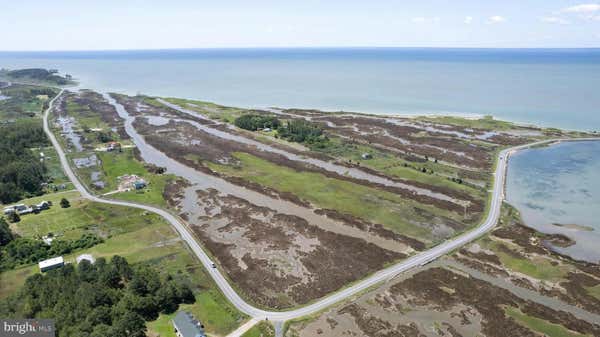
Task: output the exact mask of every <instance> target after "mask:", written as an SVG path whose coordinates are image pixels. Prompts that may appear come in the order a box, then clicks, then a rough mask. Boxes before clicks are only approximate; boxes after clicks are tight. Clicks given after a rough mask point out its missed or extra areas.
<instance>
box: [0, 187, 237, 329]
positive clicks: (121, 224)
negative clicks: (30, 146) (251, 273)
mask: <svg viewBox="0 0 600 337" xmlns="http://www.w3.org/2000/svg"><path fill="white" fill-rule="evenodd" d="M62 197H66V198H67V199H69V200H70V201H71V207H70V208H66V209H63V208H60V206H58V201H59V200H60V198H62ZM40 200H52V201H53V202H54V206H53V207H52V208H51V209H50V210H47V211H45V212H42V213H40V214H38V215H25V216H23V217H22V221H21V222H20V223H17V224H16V225H14V227H16V229H18V230H19V232H20V233H21V234H22V235H23V236H35V235H37V234H46V233H47V232H48V231H53V232H54V233H62V234H64V236H65V237H73V238H74V237H79V235H81V234H82V233H83V232H86V231H102V232H103V233H109V235H108V236H107V237H106V239H105V242H104V243H101V244H99V245H96V246H94V247H91V248H89V249H85V250H81V251H77V252H75V253H73V254H69V255H66V256H65V260H66V261H67V262H71V263H74V261H75V258H76V257H77V256H78V255H80V254H83V253H88V254H92V255H93V256H94V257H96V258H98V257H106V258H110V257H111V256H113V255H121V256H123V257H126V258H127V259H128V261H129V262H131V263H149V264H152V265H154V266H156V267H157V269H158V270H161V271H162V272H165V273H169V274H171V275H173V276H174V277H177V278H181V279H183V280H184V281H185V282H188V283H189V284H190V285H191V286H192V288H193V289H194V293H195V296H196V300H197V301H196V303H194V304H191V305H185V306H182V309H186V310H189V311H191V312H192V313H194V315H195V317H196V318H198V319H200V320H201V321H202V323H203V324H204V325H205V326H206V328H207V331H208V332H209V333H211V334H215V335H226V334H227V333H229V332H231V331H233V330H235V329H236V328H237V327H238V326H239V325H240V324H241V323H242V322H243V321H244V320H245V319H246V317H245V316H244V315H243V314H241V313H240V312H238V311H237V310H236V309H235V308H234V307H233V306H232V305H231V304H230V303H229V302H228V301H227V300H226V298H225V297H224V296H223V295H222V293H221V292H220V290H219V289H218V288H217V287H216V285H215V284H214V282H213V281H212V279H211V278H210V277H209V276H208V274H207V273H206V271H205V270H204V268H203V266H202V265H201V263H200V262H199V261H198V260H197V259H196V258H195V256H194V255H193V254H192V253H191V252H190V251H189V249H188V248H187V246H186V245H185V244H184V242H183V241H181V240H180V238H179V236H178V235H177V234H176V233H175V231H174V230H173V229H172V228H171V226H169V225H168V224H167V223H166V222H165V221H164V220H163V219H162V218H160V217H158V216H157V215H155V214H151V213H147V212H145V211H143V210H138V209H134V208H127V207H120V206H112V205H104V204H99V203H93V202H89V201H87V200H83V199H80V197H79V194H78V193H77V192H76V191H69V192H63V193H55V194H51V195H47V196H42V197H38V198H33V199H28V200H26V201H25V202H26V203H34V202H39V201H40ZM38 270H39V269H38V266H37V265H35V264H34V265H29V266H24V267H21V268H19V269H15V270H9V271H6V272H4V273H2V274H0V298H1V297H5V296H8V295H10V294H11V293H13V292H14V291H17V290H18V288H19V287H20V285H21V284H23V282H24V280H25V279H26V278H27V277H28V276H30V275H32V274H34V273H37V272H38ZM169 317H170V316H167V315H161V317H160V318H159V319H158V320H156V321H154V322H149V323H148V327H149V330H150V331H151V332H157V333H160V336H172V335H171V334H169V332H171V327H170V322H169Z"/></svg>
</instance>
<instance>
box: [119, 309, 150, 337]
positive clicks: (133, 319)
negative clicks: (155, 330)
mask: <svg viewBox="0 0 600 337" xmlns="http://www.w3.org/2000/svg"><path fill="white" fill-rule="evenodd" d="M113 329H114V330H115V333H116V334H117V335H118V336H127V337H146V322H145V321H144V319H143V318H142V317H141V316H140V315H138V314H136V313H135V312H132V311H128V312H126V313H125V314H124V315H123V316H121V317H120V318H119V319H118V320H117V321H116V322H115V323H114V324H113Z"/></svg>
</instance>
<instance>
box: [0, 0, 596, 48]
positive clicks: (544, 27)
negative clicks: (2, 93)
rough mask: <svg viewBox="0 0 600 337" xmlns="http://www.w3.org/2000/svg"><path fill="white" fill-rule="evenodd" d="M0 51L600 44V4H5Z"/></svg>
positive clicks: (300, 0)
mask: <svg viewBox="0 0 600 337" xmlns="http://www.w3.org/2000/svg"><path fill="white" fill-rule="evenodd" d="M0 8H1V10H0V23H1V24H2V26H3V27H4V29H2V32H1V33H0V50H96V49H156V48H207V47H260V46H262V47H301V46H398V47H500V48H502V47H600V2H589V1H586V0H583V1H571V0H521V1H518V0H503V1H489V0H478V1H474V0H455V1H448V0H446V1H441V0H421V1H396V0H387V1H385V0H362V1H357V0H328V1H316V0H296V1H286V0H246V1H244V0H233V1H231V0H230V1H228V0H221V1H218V0H217V1H215V0H211V1H204V0H196V1H191V0H171V1H160V2H159V1H137V0H135V1H128V0H121V1H114V0H104V1H81V0H72V1H68V0H52V1H30V0H19V1H14V0H0Z"/></svg>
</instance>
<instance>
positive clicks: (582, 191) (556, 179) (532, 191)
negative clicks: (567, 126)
mask: <svg viewBox="0 0 600 337" xmlns="http://www.w3.org/2000/svg"><path fill="white" fill-rule="evenodd" d="M506 188H507V201H508V202H509V203H510V204H512V205H514V206H515V207H517V208H518V209H519V211H520V212H521V215H522V217H523V220H524V221H525V223H526V224H527V225H528V226H531V227H533V228H536V229H538V230H539V231H541V232H545V233H562V234H565V235H567V236H568V237H570V238H572V239H574V240H575V241H576V242H577V243H576V244H575V245H574V246H571V247H568V248H559V247H555V249H556V250H558V251H559V252H562V253H565V254H568V255H570V256H572V257H574V258H577V259H583V260H588V261H595V262H599V261H600V249H598V244H599V243H600V141H594V142H565V143H560V144H557V145H552V146H549V147H543V148H534V149H528V150H524V151H521V152H518V153H516V154H515V155H514V156H512V157H511V159H510V165H509V170H508V177H507V186H506ZM556 224H561V225H577V226H567V227H564V226H562V227H560V226H556Z"/></svg>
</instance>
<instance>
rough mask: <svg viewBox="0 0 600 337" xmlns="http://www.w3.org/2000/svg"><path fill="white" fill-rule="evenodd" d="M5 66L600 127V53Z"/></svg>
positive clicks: (4, 58)
mask: <svg viewBox="0 0 600 337" xmlns="http://www.w3.org/2000/svg"><path fill="white" fill-rule="evenodd" d="M0 67H6V68H21V67H48V68H58V69H60V70H61V71H63V72H67V73H71V74H73V75H74V76H76V77H77V78H78V79H79V80H80V82H81V86H82V87H85V88H92V89H97V90H100V91H108V90H110V91H118V92H123V93H130V94H135V93H146V94H153V95H163V96H178V97H187V98H195V99H202V100H208V101H214V102H218V103H222V104H227V105H238V106H248V107H268V106H280V107H306V108H322V109H329V110H346V111H348V110H352V111H362V112H370V113H382V114H435V113H442V114H448V113H452V114H467V115H483V114H492V115H495V116H497V117H499V118H503V119H508V120H512V121H518V122H528V123H536V124H541V125H544V126H556V127H563V128H572V129H584V130H589V129H600V109H599V107H600V95H598V94H597V90H598V88H600V49H575V50H550V49H534V50H519V49H508V50H485V49H483V50H482V49H403V48H380V49H360V48H348V49H212V50H207V49H198V50H164V51H127V52H125V51H121V52H43V53H7V52H4V53H2V52H0Z"/></svg>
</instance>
